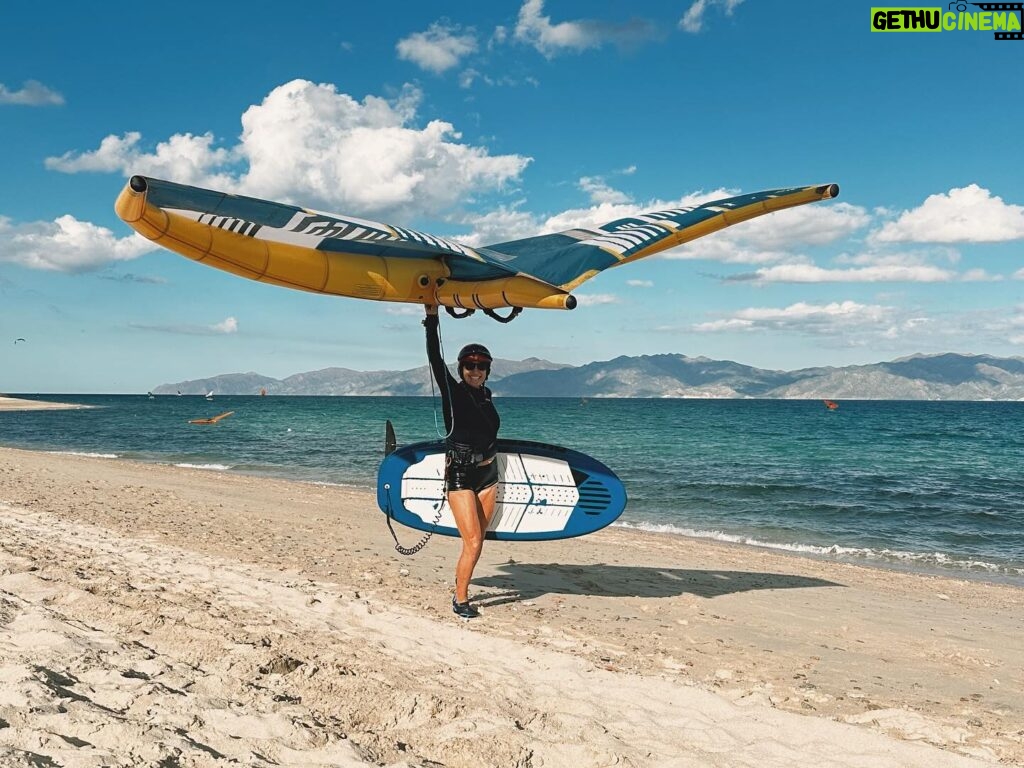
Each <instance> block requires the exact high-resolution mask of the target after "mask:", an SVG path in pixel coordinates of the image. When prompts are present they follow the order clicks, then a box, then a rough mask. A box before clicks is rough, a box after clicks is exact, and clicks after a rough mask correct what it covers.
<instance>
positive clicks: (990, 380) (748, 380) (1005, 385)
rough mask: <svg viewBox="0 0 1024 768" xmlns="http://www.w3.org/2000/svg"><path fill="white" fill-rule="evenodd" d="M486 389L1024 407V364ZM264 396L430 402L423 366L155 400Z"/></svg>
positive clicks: (613, 367)
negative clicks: (1012, 402)
mask: <svg viewBox="0 0 1024 768" xmlns="http://www.w3.org/2000/svg"><path fill="white" fill-rule="evenodd" d="M453 372H454V371H453ZM489 385H490V387H491V388H492V389H493V390H494V392H495V394H496V395H500V396H504V397H694V398H778V399H816V398H831V399H848V400H1024V359H1022V358H1016V357H1012V358H999V357H991V356H989V355H960V354H953V353H949V354H941V355H913V356H911V357H905V358H900V359H898V360H892V361H890V362H882V363H874V364H872V365H854V366H846V367H842V368H803V369H800V370H796V371H770V370H764V369H762V368H752V367H750V366H747V365H741V364H740V363H735V362H732V361H729V360H711V359H709V358H706V357H687V356H686V355H642V356H639V357H617V358H615V359H614V360H606V361H602V362H594V363H587V364H586V365H581V366H573V365H563V364H559V363H552V362H549V361H547V360H541V359H539V358H535V357H534V358H529V359H527V360H518V361H517V360H495V361H494V373H493V375H492V377H491V379H490V382H489ZM261 389H266V391H267V394H270V395H413V396H415V395H419V396H424V395H430V394H431V384H430V377H429V374H428V372H427V367H426V366H421V367H419V368H412V369H410V370H406V371H353V370H349V369H347V368H324V369H323V370H319V371H308V372H306V373H296V374H294V375H292V376H289V377H287V378H285V379H273V378H270V377H268V376H262V375H260V374H258V373H228V374H221V375H218V376H211V377H210V378H207V379H196V380H193V381H182V382H178V383H175V384H161V385H160V386H158V387H155V388H154V389H153V392H154V393H156V394H175V393H176V392H179V391H180V392H181V393H182V394H204V393H206V392H209V391H211V390H212V391H214V392H215V393H217V394H222V395H229V394H241V395H255V394H259V392H260V390H261Z"/></svg>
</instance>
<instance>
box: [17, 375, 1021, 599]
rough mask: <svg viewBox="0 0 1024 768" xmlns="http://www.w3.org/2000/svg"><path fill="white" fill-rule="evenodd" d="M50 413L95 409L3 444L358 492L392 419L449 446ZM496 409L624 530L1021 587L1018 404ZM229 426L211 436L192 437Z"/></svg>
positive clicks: (426, 402)
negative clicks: (617, 482)
mask: <svg viewBox="0 0 1024 768" xmlns="http://www.w3.org/2000/svg"><path fill="white" fill-rule="evenodd" d="M23 397H31V396H24V395H23ZM44 399H47V400H59V401H62V402H75V403H82V404H86V405H91V406H95V407H93V408H88V409H82V410H72V411H58V410H55V411H22V412H3V411H0V444H2V445H6V446H11V447H18V448H27V449H32V450H43V451H56V452H72V453H82V454H92V455H98V456H105V457H109V458H110V459H112V460H116V459H117V458H126V459H135V460H141V461H150V462H159V463H167V464H180V465H187V466H193V467H201V468H205V469H208V470H209V471H211V472H237V473H246V474H253V475H267V476H273V477H282V478H289V479H294V480H300V481H305V482H318V483H332V484H341V485H355V486H360V487H365V488H367V489H372V488H374V487H375V486H376V472H377V466H378V464H379V462H380V460H381V458H382V454H383V445H384V421H385V419H391V421H392V422H393V423H394V425H395V429H396V432H397V435H398V439H399V444H402V443H408V442H416V441H420V440H432V439H436V437H437V429H438V425H440V428H441V430H442V431H443V424H442V420H441V414H440V405H439V403H438V402H437V401H436V400H433V399H431V398H399V397H274V396H269V397H256V396H217V397H216V399H215V400H214V401H212V402H208V401H206V400H204V399H203V398H202V397H197V396H182V397H176V396H169V397H168V396H162V397H157V398H156V399H155V400H150V399H148V398H147V397H146V396H144V395H143V396H134V395H132V396H128V395H107V396H101V395H95V396H86V395H47V396H46V397H45V398H44ZM497 405H498V407H499V410H500V412H501V415H502V430H501V434H502V436H504V437H517V438H521V439H527V440H537V441H541V442H549V443H555V444H559V445H565V446H568V447H571V448H575V449H577V450H580V451H583V452H584V453H588V454H591V455H592V456H594V457H596V458H598V459H599V460H601V461H603V462H604V463H605V464H607V465H608V466H609V467H611V468H612V469H613V470H615V472H616V473H617V474H618V475H619V476H620V477H621V478H622V480H623V482H624V483H625V486H626V490H627V493H628V495H629V503H628V505H627V507H626V511H625V512H624V513H623V516H622V517H621V518H620V523H619V524H622V525H626V526H630V527H633V528H640V529H648V530H655V531H662V532H666V533H672V534H678V535H681V536H697V537H710V538H717V539H723V540H728V541H734V542H740V543H745V544H749V545H753V546H763V547H772V548H777V549H783V550H790V551H795V552H801V553H804V554H807V555H809V556H813V557H823V558H831V559H837V560H843V561H849V562H857V563H860V564H863V565H869V566H877V567H891V568H903V569H911V570H918V571H923V572H932V573H943V574H946V575H953V576H959V577H968V578H980V579H985V580H991V581H1000V582H1009V583H1013V584H1015V585H1019V586H1024V403H1004V402H984V403H979V402H902V401H901V402H886V401H844V402H842V403H841V404H840V407H839V409H838V410H836V411H829V410H828V409H826V408H825V407H824V405H823V403H822V402H821V401H819V400H808V401H798V400H631V399H615V400H611V399H589V400H578V399H564V398H522V399H517V398H504V399H502V398H498V400H497ZM229 410H230V411H234V415H232V416H230V417H228V418H226V419H224V420H223V421H221V422H219V423H218V424H215V425H208V426H199V425H193V424H189V423H188V420H189V419H194V418H201V417H209V416H213V415H215V414H217V413H220V412H222V411H229ZM380 522H381V523H382V536H386V535H387V534H386V532H385V530H384V526H383V520H381V521H380Z"/></svg>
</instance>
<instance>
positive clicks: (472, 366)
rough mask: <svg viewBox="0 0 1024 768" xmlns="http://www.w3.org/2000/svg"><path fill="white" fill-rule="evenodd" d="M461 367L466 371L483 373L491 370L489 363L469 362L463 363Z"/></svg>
mask: <svg viewBox="0 0 1024 768" xmlns="http://www.w3.org/2000/svg"><path fill="white" fill-rule="evenodd" d="M462 367H463V368H465V369H466V370H467V371H484V372H485V373H486V372H487V371H489V370H491V364H490V363H474V362H472V361H470V360H467V361H466V362H464V363H463V364H462Z"/></svg>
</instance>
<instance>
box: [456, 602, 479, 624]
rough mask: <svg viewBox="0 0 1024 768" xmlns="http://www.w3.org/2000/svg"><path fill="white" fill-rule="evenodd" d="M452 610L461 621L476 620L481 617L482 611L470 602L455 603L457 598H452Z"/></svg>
mask: <svg viewBox="0 0 1024 768" xmlns="http://www.w3.org/2000/svg"><path fill="white" fill-rule="evenodd" d="M452 610H453V611H455V615H456V616H458V617H459V618H460V619H475V618H476V617H477V616H479V615H480V611H478V610H477V609H476V608H474V607H473V606H472V605H470V604H469V600H467V601H466V602H464V603H457V602H455V598H454V597H453V598H452Z"/></svg>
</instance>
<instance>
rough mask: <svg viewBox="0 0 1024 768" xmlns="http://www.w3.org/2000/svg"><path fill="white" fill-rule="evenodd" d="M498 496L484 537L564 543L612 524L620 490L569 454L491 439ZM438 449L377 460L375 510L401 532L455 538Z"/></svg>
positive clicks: (598, 466)
mask: <svg viewBox="0 0 1024 768" xmlns="http://www.w3.org/2000/svg"><path fill="white" fill-rule="evenodd" d="M495 461H497V462H498V490H497V502H496V505H495V511H494V518H493V519H492V520H491V526H490V528H489V529H488V531H487V538H489V539H499V540H504V541H540V540H547V539H566V538H571V537H573V536H582V535H584V534H587V533H593V532H594V531H598V530H600V529H601V528H604V527H605V526H607V525H609V524H610V523H612V522H614V521H615V520H616V519H617V518H618V517H619V515H621V514H622V511H623V510H624V509H625V507H626V489H625V488H624V487H623V485H622V482H621V481H620V480H619V478H618V477H616V475H615V473H614V472H612V471H611V470H610V469H608V467H606V466H605V465H604V464H602V463H601V462H599V461H598V460H597V459H594V458H593V457H591V456H587V455H585V454H582V453H579V452H578V451H574V450H572V449H569V448H562V447H560V446H556V445H548V444H546V443H534V442H530V441H528V440H499V441H498V456H497V458H496V459H495ZM444 462H445V454H444V444H443V443H440V442H433V443H414V444H412V445H407V446H403V447H402V448H398V449H397V450H395V451H394V452H392V453H390V454H389V455H387V456H386V457H385V458H384V461H383V462H382V463H381V465H380V470H379V471H378V473H377V504H378V506H379V507H380V508H381V511H383V512H384V513H385V514H389V515H391V516H392V518H393V519H394V520H396V521H397V522H399V523H401V524H402V525H405V526H408V527H410V528H415V529H417V530H421V531H435V532H436V533H439V534H442V535H446V536H458V535H459V533H458V530H457V528H456V527H455V518H454V517H453V516H452V512H451V509H450V508H449V506H448V502H447V500H446V499H445V495H444Z"/></svg>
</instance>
